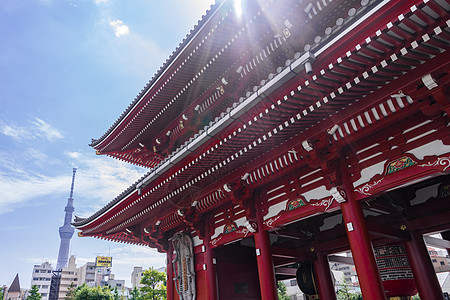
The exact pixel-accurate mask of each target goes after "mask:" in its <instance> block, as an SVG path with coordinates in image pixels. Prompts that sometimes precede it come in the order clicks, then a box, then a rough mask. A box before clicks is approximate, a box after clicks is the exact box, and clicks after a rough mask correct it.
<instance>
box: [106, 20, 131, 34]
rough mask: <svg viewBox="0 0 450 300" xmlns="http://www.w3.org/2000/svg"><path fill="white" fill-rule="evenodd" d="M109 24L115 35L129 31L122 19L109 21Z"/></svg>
mask: <svg viewBox="0 0 450 300" xmlns="http://www.w3.org/2000/svg"><path fill="white" fill-rule="evenodd" d="M109 26H111V27H112V28H113V29H114V33H115V34H116V37H121V36H124V35H127V34H129V33H130V28H129V27H128V26H127V25H125V24H124V23H123V21H122V20H114V21H110V22H109Z"/></svg>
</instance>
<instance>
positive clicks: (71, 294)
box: [64, 282, 77, 300]
mask: <svg viewBox="0 0 450 300" xmlns="http://www.w3.org/2000/svg"><path fill="white" fill-rule="evenodd" d="M76 291H77V287H76V286H75V284H73V282H72V283H70V285H69V287H68V288H67V293H66V296H65V297H64V300H75V295H76Z"/></svg>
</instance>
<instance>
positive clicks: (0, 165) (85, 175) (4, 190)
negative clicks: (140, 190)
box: [0, 152, 145, 217]
mask: <svg viewBox="0 0 450 300" xmlns="http://www.w3.org/2000/svg"><path fill="white" fill-rule="evenodd" d="M32 155H34V157H36V158H38V159H44V160H45V154H42V153H39V152H37V153H34V154H32ZM66 156H67V157H68V158H69V159H70V160H71V162H70V163H71V164H72V165H73V167H77V168H78V170H77V173H76V178H75V190H74V199H75V209H76V212H75V213H76V214H77V215H79V216H85V217H86V216H89V215H91V214H93V213H94V212H96V211H97V210H98V209H100V208H102V207H103V206H104V205H105V204H106V203H108V202H109V201H111V200H112V199H114V198H115V197H116V196H117V195H119V194H120V193H122V192H123V191H124V190H125V189H127V188H128V187H129V186H130V185H131V184H132V183H134V182H135V181H137V180H138V179H139V178H140V177H141V176H142V175H143V174H144V173H145V171H144V170H143V169H139V168H137V167H135V166H133V165H130V164H127V163H124V162H121V161H119V160H115V159H111V158H109V157H103V156H95V154H93V153H92V154H83V153H81V152H66ZM47 160H48V159H47ZM64 171H65V173H64V174H57V175H54V176H53V175H52V176H51V175H44V174H37V173H33V172H30V171H29V170H27V166H20V165H18V164H14V163H12V162H10V161H9V160H6V159H0V215H1V214H5V213H9V212H12V211H14V210H15V209H17V208H19V207H22V206H23V205H30V204H33V205H41V204H42V203H39V201H36V199H39V198H42V199H46V200H45V201H49V200H50V201H51V199H54V198H55V197H63V196H67V194H68V192H69V189H70V183H71V179H72V172H71V170H67V169H65V170H64ZM43 201H44V200H43Z"/></svg>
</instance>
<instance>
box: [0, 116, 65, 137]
mask: <svg viewBox="0 0 450 300" xmlns="http://www.w3.org/2000/svg"><path fill="white" fill-rule="evenodd" d="M0 133H2V134H4V135H6V136H9V137H12V138H13V139H14V140H16V141H23V140H30V139H36V138H44V139H46V140H47V141H49V142H54V141H56V140H58V139H62V138H64V136H63V134H62V133H61V131H59V130H58V129H56V128H55V127H53V126H52V125H50V124H49V123H47V122H45V121H44V120H42V119H40V118H34V120H32V121H30V123H29V125H25V126H18V125H16V124H6V123H5V122H4V121H1V122H0Z"/></svg>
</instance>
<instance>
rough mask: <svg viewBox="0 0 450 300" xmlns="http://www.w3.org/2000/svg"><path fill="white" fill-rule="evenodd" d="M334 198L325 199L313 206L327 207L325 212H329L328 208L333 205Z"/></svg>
mask: <svg viewBox="0 0 450 300" xmlns="http://www.w3.org/2000/svg"><path fill="white" fill-rule="evenodd" d="M333 200H334V198H333V197H328V198H325V199H322V201H320V202H316V203H311V205H312V206H325V210H327V209H328V208H330V206H331V204H333Z"/></svg>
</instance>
